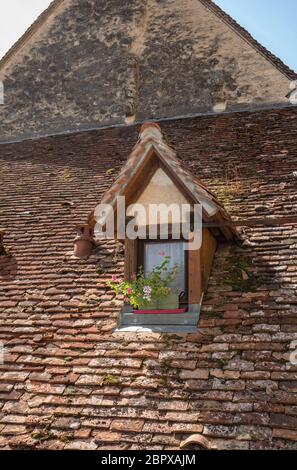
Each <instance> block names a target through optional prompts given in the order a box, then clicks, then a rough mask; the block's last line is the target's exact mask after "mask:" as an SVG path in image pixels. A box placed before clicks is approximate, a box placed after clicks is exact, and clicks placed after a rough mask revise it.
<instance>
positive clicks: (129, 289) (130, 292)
mask: <svg viewBox="0 0 297 470" xmlns="http://www.w3.org/2000/svg"><path fill="white" fill-rule="evenodd" d="M127 294H128V295H131V294H133V289H131V287H129V288H128V289H127Z"/></svg>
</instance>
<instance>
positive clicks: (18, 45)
mask: <svg viewBox="0 0 297 470" xmlns="http://www.w3.org/2000/svg"><path fill="white" fill-rule="evenodd" d="M64 1H65V0H53V1H52V2H51V3H50V4H49V6H48V7H47V8H46V9H45V10H44V11H43V12H42V13H41V14H40V15H39V16H38V17H37V19H36V20H35V21H34V22H33V23H32V24H31V26H29V28H28V29H27V30H26V31H25V33H24V34H23V35H22V36H21V37H20V38H19V39H18V40H17V41H16V42H15V43H14V44H13V46H12V47H11V48H10V49H9V50H8V51H7V52H6V54H5V55H4V56H3V57H2V59H0V70H1V69H2V68H4V67H5V66H6V64H7V62H8V61H9V60H10V59H11V58H12V57H13V56H14V55H15V54H17V52H19V51H20V50H21V49H22V47H23V46H24V45H25V43H26V42H27V40H28V39H30V38H31V37H32V36H33V35H34V34H35V33H36V32H37V31H38V30H39V28H41V27H42V26H43V25H44V23H45V22H46V20H47V19H48V18H49V17H50V15H51V14H52V13H53V12H54V11H55V10H56V9H57V8H58V7H59V6H60V5H61V4H62V3H63V2H64Z"/></svg>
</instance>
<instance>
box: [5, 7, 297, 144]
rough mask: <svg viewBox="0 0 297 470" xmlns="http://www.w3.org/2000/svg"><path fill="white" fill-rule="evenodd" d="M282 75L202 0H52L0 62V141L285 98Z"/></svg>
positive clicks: (286, 77) (284, 71)
mask: <svg viewBox="0 0 297 470" xmlns="http://www.w3.org/2000/svg"><path fill="white" fill-rule="evenodd" d="M292 78H295V75H294V73H292V72H290V71H289V69H288V68H287V67H285V66H284V65H283V64H282V63H281V62H280V61H278V60H277V59H276V58H275V57H273V56H272V55H271V54H269V53H268V52H267V51H266V50H265V49H264V48H263V47H261V46H260V45H259V44H257V43H256V41H254V40H253V39H252V38H251V37H250V36H249V35H248V33H247V32H246V31H244V30H243V29H242V28H240V27H239V26H238V25H237V24H236V23H235V22H234V21H233V20H231V19H230V18H229V17H228V16H227V15H225V14H224V13H223V12H222V11H221V10H220V9H219V8H218V7H217V6H216V5H214V4H212V2H210V1H206V0H203V1H202V0H191V1H185V0H173V1H170V2H161V3H160V2H159V1H158V0H147V1H146V2H143V1H142V0H131V1H130V2H121V1H120V0H101V1H100V2H96V1H95V0H64V1H62V0H61V1H58V0H57V1H56V2H53V4H52V5H51V6H50V7H49V9H48V10H47V11H46V12H45V13H44V14H43V15H41V17H40V18H39V19H38V20H37V22H36V23H35V24H34V25H33V26H32V27H31V28H30V29H29V30H28V32H27V33H26V34H25V35H24V37H23V38H22V39H21V40H20V41H18V43H17V44H16V45H15V46H14V47H13V48H12V50H11V51H10V53H8V54H7V55H6V57H5V58H3V60H2V61H1V62H0V80H3V81H4V86H5V104H4V106H1V107H0V118H1V129H0V140H2V141H3V140H15V139H22V138H26V137H32V136H40V135H48V134H55V133H61V132H67V131H76V130H79V129H89V128H98V127H104V126H112V125H125V124H129V123H131V122H134V121H144V120H151V119H154V120H157V119H162V118H168V117H170V118H173V117H177V116H189V115H194V114H195V115H196V114H207V113H217V112H222V111H232V110H241V109H250V108H256V107H271V106H279V105H284V104H289V100H288V98H287V95H288V92H289V91H290V88H289V85H290V80H292Z"/></svg>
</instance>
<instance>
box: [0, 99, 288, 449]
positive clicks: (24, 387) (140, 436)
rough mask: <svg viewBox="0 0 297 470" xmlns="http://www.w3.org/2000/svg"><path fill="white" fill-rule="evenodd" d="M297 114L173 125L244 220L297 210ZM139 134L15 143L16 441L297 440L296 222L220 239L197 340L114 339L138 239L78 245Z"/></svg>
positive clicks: (6, 332) (5, 407)
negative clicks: (130, 248) (116, 288)
mask: <svg viewBox="0 0 297 470" xmlns="http://www.w3.org/2000/svg"><path fill="white" fill-rule="evenodd" d="M296 122H297V110H296V109H294V108H290V109H284V110H279V111H276V110H274V111H269V112H268V111H267V112H257V113H237V114H234V115H228V116H227V115H224V116H219V117H216V118H211V117H207V118H206V117H205V118H199V119H198V118H196V119H184V120H175V121H167V122H163V123H162V129H163V131H164V132H165V133H166V135H167V136H168V140H169V141H170V142H172V143H173V144H174V147H175V148H176V151H177V153H178V155H179V156H180V158H181V159H182V163H183V165H185V166H187V167H188V168H191V171H192V173H193V174H194V175H199V177H201V178H202V179H203V181H205V184H206V185H207V187H208V188H210V189H211V190H212V191H213V192H214V194H216V195H217V197H218V200H219V201H220V202H222V203H223V204H224V207H226V208H227V210H228V213H230V214H231V215H232V218H233V219H234V220H238V219H239V218H243V217H244V218H249V217H256V218H258V217H262V215H263V214H262V215H261V214H260V215H259V213H258V212H256V210H255V207H256V206H267V209H266V212H265V217H271V216H278V215H280V216H283V215H294V214H296V213H297V206H296V177H294V172H296V162H297V153H296V152H297V151H296V138H297V127H296ZM138 131H139V129H138V128H136V127H135V128H134V127H129V128H125V129H109V130H101V131H96V132H87V133H82V134H78V135H71V136H70V135H68V136H59V137H52V138H48V139H41V140H37V141H28V142H26V143H20V144H11V145H1V146H0V159H1V164H0V173H1V182H2V184H1V199H0V226H1V227H2V228H3V229H5V231H6V235H5V238H4V244H5V248H6V249H7V252H8V254H7V256H4V257H3V256H1V257H0V341H2V342H3V343H4V344H5V362H4V364H2V365H0V370H1V374H0V436H1V437H0V447H1V448H37V449H65V448H73V449H105V448H108V449H110V447H113V448H117V449H120V448H125V449H136V448H141V449H145V450H149V449H154V448H156V447H157V448H160V449H170V448H177V447H179V445H180V443H182V442H183V441H185V439H186V438H187V437H189V436H191V435H192V434H201V435H202V436H204V437H205V438H206V439H207V441H208V442H209V444H210V445H211V446H215V447H217V448H220V449H221V448H225V449H236V448H242V449H280V448H283V449H294V448H296V436H295V434H296V433H295V429H296V423H295V420H294V419H295V418H294V417H295V415H296V413H295V409H294V407H295V406H296V404H297V399H296V393H295V381H296V379H295V376H296V366H294V365H293V364H291V363H290V361H289V356H290V353H291V352H292V351H293V350H292V349H291V347H292V346H291V343H292V341H295V340H296V334H297V320H296V313H297V312H296V295H295V290H296V288H295V287H296V279H297V257H296V253H295V252H296V243H297V228H296V225H295V224H293V223H291V224H287V225H283V226H278V227H270V226H267V227H257V226H254V227H248V228H246V234H245V237H246V242H248V243H247V244H246V245H244V246H242V247H239V246H237V245H234V244H228V243H225V244H222V245H220V247H219V250H218V251H217V253H216V257H215V264H214V267H213V271H212V275H211V278H210V283H209V288H208V292H207V294H206V296H205V298H204V303H203V311H202V314H201V318H200V321H199V331H198V332H197V334H192V335H160V334H150V333H146V334H134V333H121V334H117V333H113V330H112V328H113V326H114V325H115V322H116V321H117V316H118V313H119V311H120V309H121V301H120V300H119V299H115V298H114V297H113V294H112V293H111V292H110V291H109V290H108V289H107V288H106V286H105V280H106V279H108V278H109V277H110V276H111V274H118V275H121V274H122V272H123V249H122V247H121V246H118V245H117V244H116V243H115V242H113V241H108V242H104V243H103V242H100V243H98V246H97V247H96V248H95V249H94V251H93V253H92V256H91V257H90V258H89V260H77V259H75V258H74V257H73V255H72V253H73V239H74V237H75V226H76V225H78V224H80V223H81V222H82V221H84V220H85V219H86V217H87V215H88V213H89V212H90V211H91V210H92V209H93V208H94V207H95V205H96V204H97V202H98V200H100V199H101V198H102V196H103V194H104V193H105V191H106V190H107V189H108V188H109V187H110V185H111V184H112V182H113V181H114V179H115V176H116V172H119V171H120V169H121V168H122V166H123V164H124V162H125V161H126V158H127V155H128V154H129V152H130V151H131V148H132V147H133V145H134V143H135V142H136V140H137V133H138ZM239 136H240V138H239ZM110 168H113V169H114V170H115V173H113V174H107V173H106V172H107V170H108V169H110ZM65 200H67V201H69V202H71V203H73V204H71V205H67V206H64V205H62V204H61V203H62V202H63V201H65ZM242 271H245V272H246V273H247V274H248V279H246V277H245V276H244V277H243V276H242ZM191 372H192V373H191ZM201 442H202V441H201ZM194 444H195V443H194Z"/></svg>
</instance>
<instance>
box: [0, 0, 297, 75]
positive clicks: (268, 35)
mask: <svg viewBox="0 0 297 470" xmlns="http://www.w3.org/2000/svg"><path fill="white" fill-rule="evenodd" d="M0 2H1V17H0V57H2V56H3V55H4V54H5V53H6V52H7V50H8V49H9V48H10V47H11V46H12V45H13V44H14V43H15V42H16V41H17V39H18V38H19V37H20V36H21V35H22V34H23V33H24V32H25V30H26V29H27V28H28V27H29V26H30V24H32V22H33V21H34V20H35V19H36V17H37V16H38V15H40V13H41V12H42V11H43V10H44V9H45V8H47V7H48V5H49V4H50V3H51V0H9V1H7V0H0ZM215 2H216V3H217V4H218V5H219V6H220V7H221V8H223V10H225V11H226V12H227V13H229V14H230V15H231V16H233V18H234V19H236V20H237V21H238V22H239V23H240V24H241V25H242V26H243V27H245V28H246V29H247V30H248V31H249V32H250V33H251V34H252V35H253V36H254V37H255V38H256V39H257V40H258V41H259V42H260V43H261V44H263V46H265V47H266V48H267V49H269V50H270V51H271V52H273V53H274V54H276V55H277V56H278V57H280V58H281V59H282V60H283V61H284V62H285V63H286V64H287V65H289V66H290V67H291V68H293V69H294V70H295V71H297V47H296V44H297V0H215Z"/></svg>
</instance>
